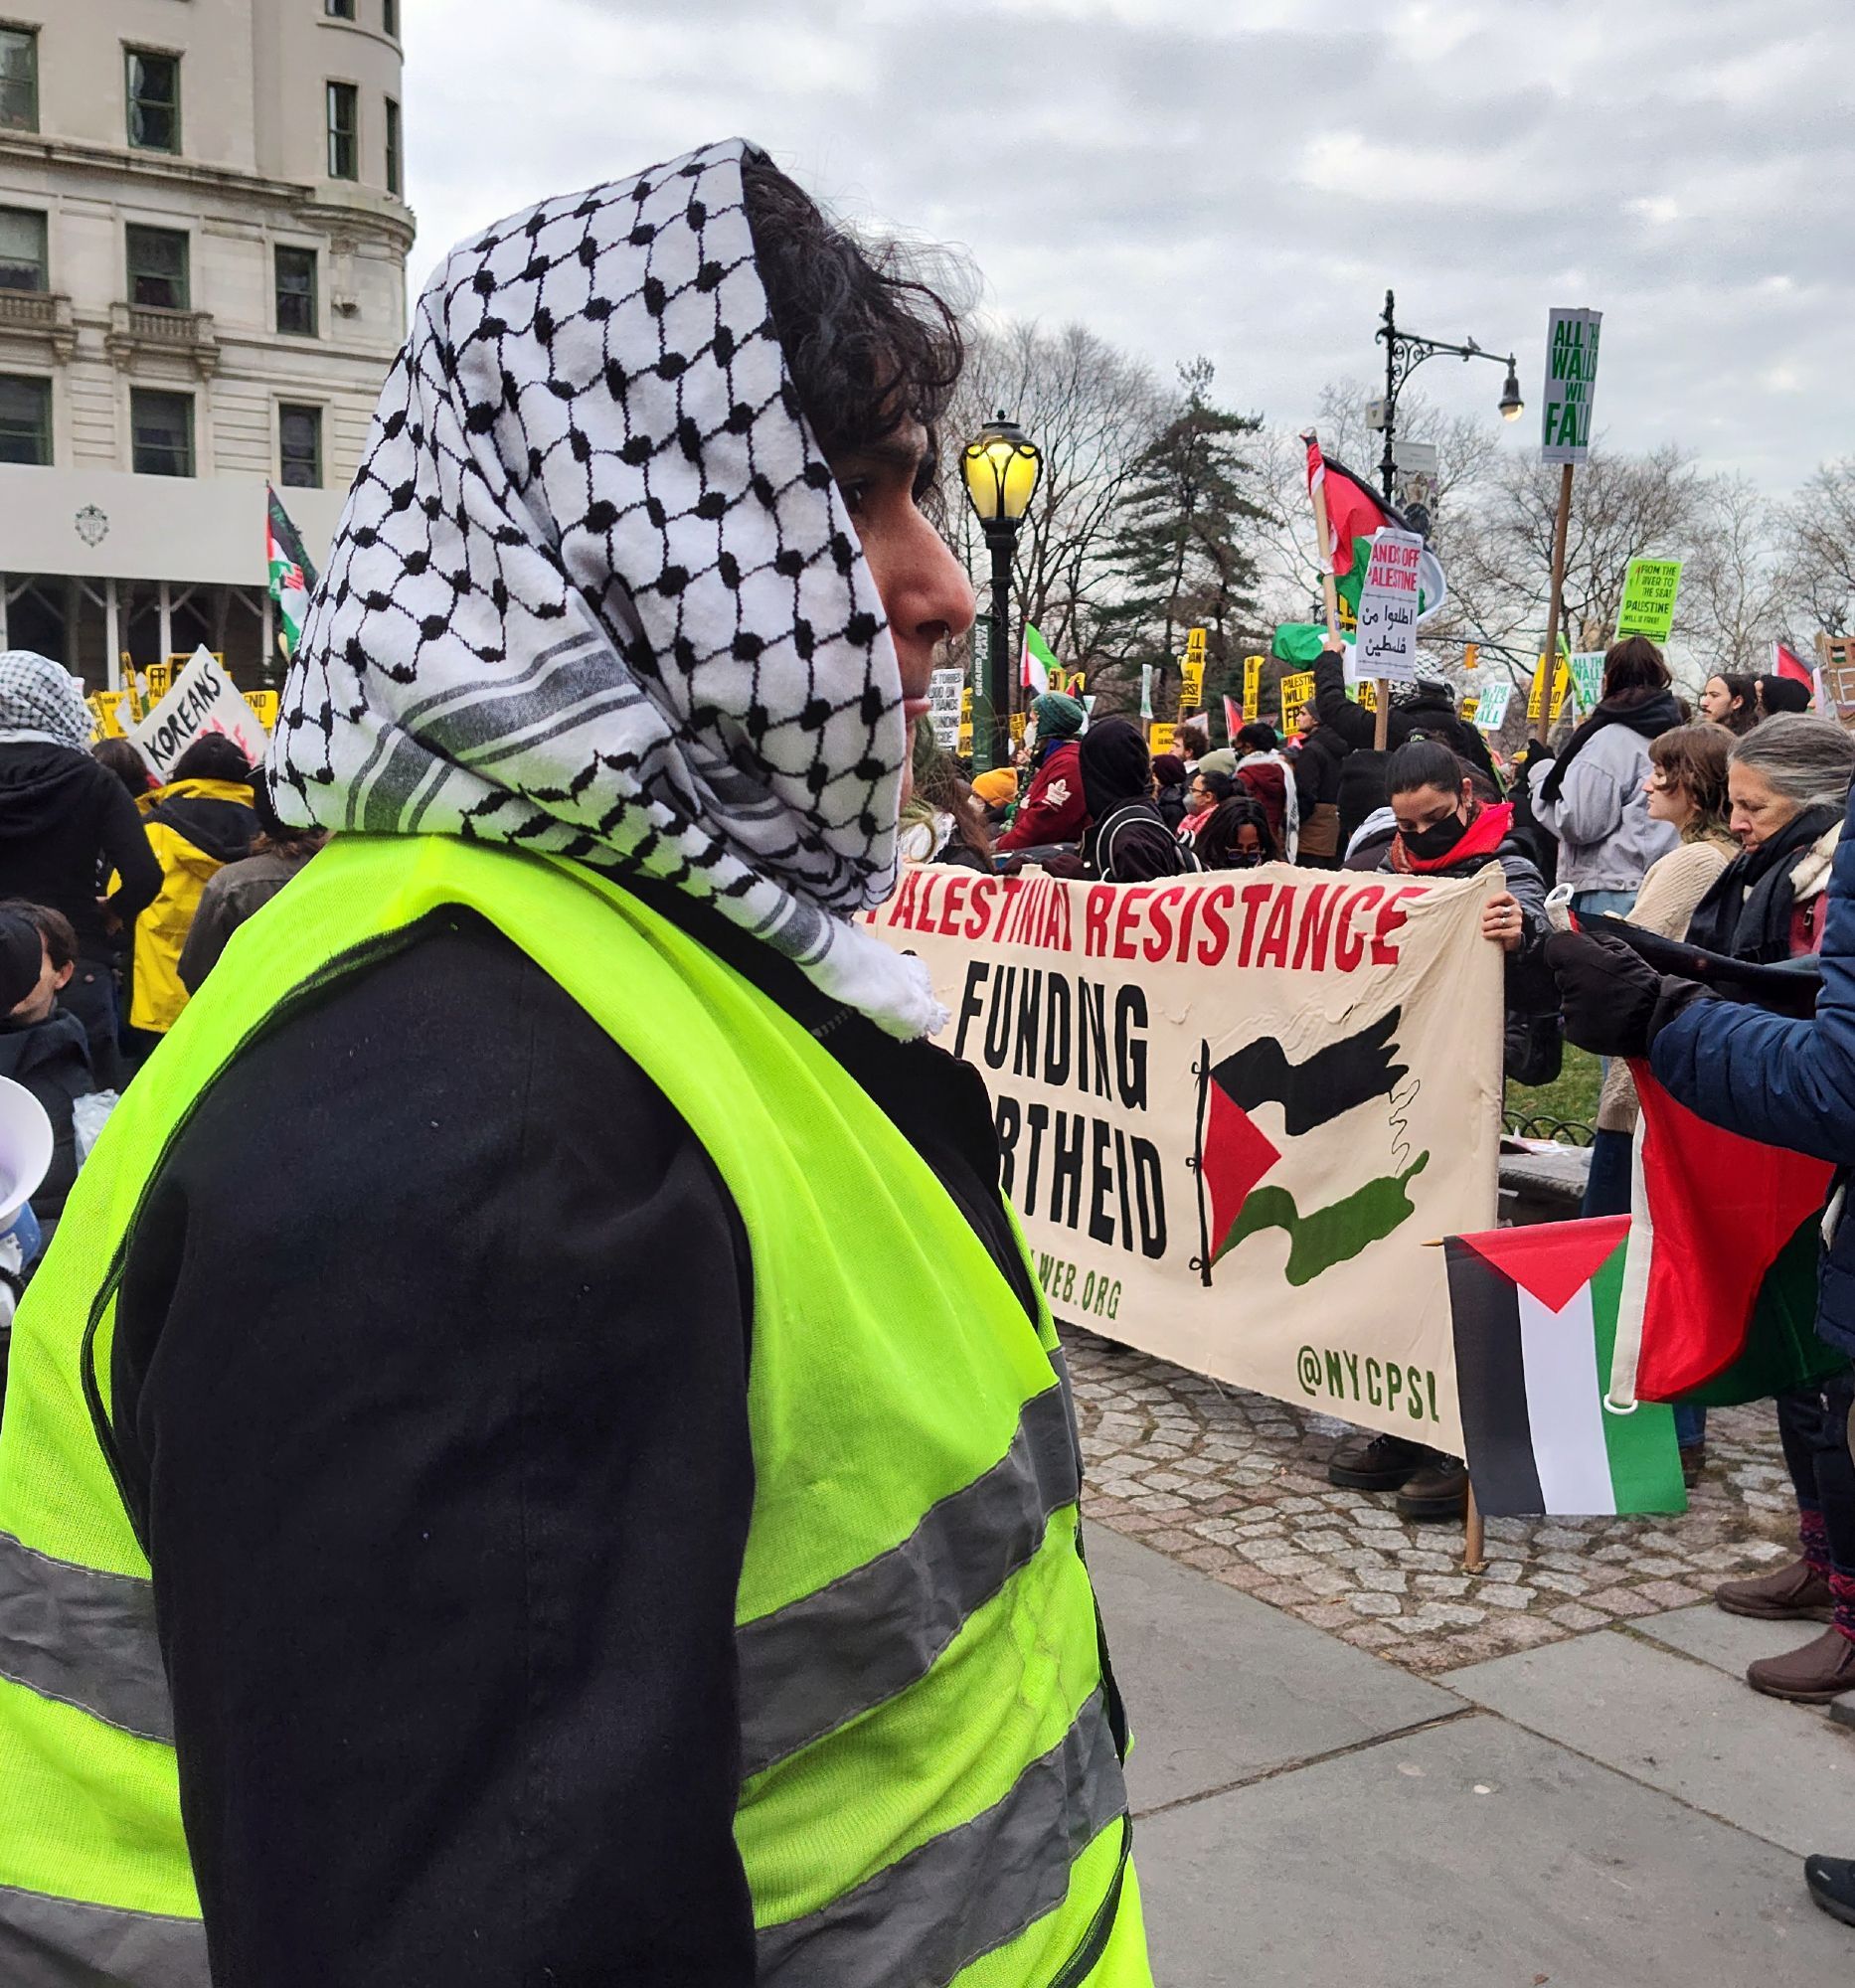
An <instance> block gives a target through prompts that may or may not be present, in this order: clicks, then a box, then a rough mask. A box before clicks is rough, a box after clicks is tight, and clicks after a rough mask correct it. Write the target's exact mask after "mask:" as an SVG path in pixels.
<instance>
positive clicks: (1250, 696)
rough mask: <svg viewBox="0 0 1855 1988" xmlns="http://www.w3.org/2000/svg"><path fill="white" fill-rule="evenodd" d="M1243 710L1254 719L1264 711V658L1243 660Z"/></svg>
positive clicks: (1254, 657) (1253, 657) (1246, 658)
mask: <svg viewBox="0 0 1855 1988" xmlns="http://www.w3.org/2000/svg"><path fill="white" fill-rule="evenodd" d="M1243 708H1244V710H1245V711H1247V712H1248V713H1249V714H1250V716H1251V717H1252V718H1256V717H1259V716H1260V715H1261V714H1262V710H1263V658H1262V657H1261V656H1246V657H1245V658H1244V659H1243Z"/></svg>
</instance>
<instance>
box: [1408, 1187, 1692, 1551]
mask: <svg viewBox="0 0 1855 1988" xmlns="http://www.w3.org/2000/svg"><path fill="white" fill-rule="evenodd" d="M1629 1247H1630V1244H1629V1218H1628V1216H1626V1215H1614V1216H1603V1217H1601V1218H1599V1219H1598V1220H1596V1221H1590V1222H1546V1223H1538V1224H1535V1225H1533V1226H1531V1227H1527V1228H1522V1229H1492V1230H1485V1231H1483V1232H1482V1233H1481V1234H1479V1235H1475V1236H1450V1237H1446V1238H1445V1239H1444V1241H1443V1254H1444V1256H1445V1257H1446V1259H1447V1262H1448V1270H1449V1314H1450V1320H1451V1323H1452V1325H1453V1328H1454V1333H1455V1379H1456V1390H1457V1395H1458V1398H1459V1401H1460V1404H1461V1410H1462V1436H1463V1440H1464V1442H1465V1444H1466V1446H1467V1450H1468V1475H1469V1479H1470V1481H1471V1482H1472V1483H1473V1485H1474V1487H1475V1502H1476V1503H1477V1504H1478V1505H1479V1506H1480V1508H1481V1510H1482V1511H1483V1512H1484V1513H1486V1514H1487V1515H1488V1516H1489V1517H1491V1518H1502V1519H1522V1518H1543V1517H1548V1516H1552V1517H1568V1518H1569V1517H1583V1516H1589V1515H1602V1514H1608V1513H1622V1512H1684V1511H1686V1510H1687V1492H1686V1490H1685V1489H1684V1488H1683V1485H1682V1481H1681V1455H1680V1450H1679V1448H1678V1447H1677V1445H1676V1442H1675V1423H1674V1414H1673V1411H1672V1410H1671V1409H1669V1408H1661V1407H1655V1406H1652V1405H1649V1404H1630V1405H1628V1406H1620V1405H1618V1404H1616V1403H1614V1402H1613V1401H1611V1400H1610V1399H1609V1395H1608V1390H1607V1387H1606V1377H1607V1376H1608V1374H1609V1372H1610V1362H1611V1355H1612V1352H1613V1349H1614V1346H1615V1341H1616V1336H1617V1330H1618V1327H1617V1315H1618V1311H1619V1309H1620V1306H1621V1303H1622V1297H1623V1290H1624V1286H1625V1284H1626V1282H1627V1280H1628V1276H1629Z"/></svg>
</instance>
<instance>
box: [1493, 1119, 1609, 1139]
mask: <svg viewBox="0 0 1855 1988" xmlns="http://www.w3.org/2000/svg"><path fill="white" fill-rule="evenodd" d="M1501 1122H1502V1124H1503V1125H1505V1126H1506V1128H1507V1130H1508V1131H1509V1132H1511V1133H1512V1134H1513V1135H1514V1137H1515V1138H1516V1139H1556V1140H1557V1141H1558V1143H1559V1144H1560V1145H1562V1146H1589V1145H1590V1144H1591V1143H1592V1142H1593V1141H1594V1140H1595V1139H1596V1138H1597V1136H1598V1128H1597V1127H1596V1126H1595V1125H1587V1124H1586V1123H1585V1122H1584V1120H1583V1119H1581V1118H1557V1117H1555V1116H1554V1115H1553V1114H1552V1113H1551V1112H1550V1111H1507V1112H1503V1113H1502V1115H1501Z"/></svg>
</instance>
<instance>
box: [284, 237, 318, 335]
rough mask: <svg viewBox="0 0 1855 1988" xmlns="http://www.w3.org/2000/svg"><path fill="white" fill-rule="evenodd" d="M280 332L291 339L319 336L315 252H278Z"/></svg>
mask: <svg viewBox="0 0 1855 1988" xmlns="http://www.w3.org/2000/svg"><path fill="white" fill-rule="evenodd" d="M277 329H278V330H279V331H280V332H284V333H286V334H287V335H288V336H289V337H291V338H313V337H314V336H315V335H316V309H315V250H314V249H313V248H279V249H278V250H277Z"/></svg>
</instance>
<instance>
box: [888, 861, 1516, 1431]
mask: <svg viewBox="0 0 1855 1988" xmlns="http://www.w3.org/2000/svg"><path fill="white" fill-rule="evenodd" d="M1500 888H1501V885H1500V872H1499V871H1498V870H1497V869H1494V868H1490V869H1488V870H1487V871H1485V872H1484V873H1483V874H1482V875H1481V876H1479V877H1475V878H1470V879H1466V880H1463V881H1461V882H1457V883H1445V884H1438V883H1426V882H1423V881H1420V880H1419V879H1416V878H1412V877H1402V876H1397V875H1392V874H1386V875H1383V876H1371V875H1365V876H1356V877H1353V876H1348V877H1335V876H1333V875H1331V874H1325V873H1321V872H1310V871H1306V870H1296V869H1290V868H1287V867H1285V866H1282V865H1268V866H1265V867H1264V868H1262V869H1258V870H1246V871H1242V872H1235V873H1233V872H1213V873H1211V874H1209V875H1206V876H1202V877H1191V878H1182V879H1178V880H1176V881H1172V882H1166V883H1157V884H1088V883H1069V882H1063V881H1059V880H1058V879H1056V878H1054V877H1048V876H1041V875H1025V876H1021V877H991V876H983V875H980V876H975V875H974V874H973V873H972V872H970V871H967V870H960V869H953V868H945V869H942V868H938V867H933V866H921V867H916V868H912V869H910V870H909V871H907V872H906V873H905V875H904V878H903V881H902V886H901V888H900V890H899V891H898V892H897V894H896V896H895V897H894V898H892V899H891V900H890V902H889V903H888V904H887V905H885V906H883V907H882V908H881V909H880V910H878V911H872V912H869V913H867V914H866V917H867V922H868V923H869V924H870V925H871V926H872V927H873V928H874V929H875V930H876V931H877V933H878V934H879V935H880V936H881V937H883V938H884V939H886V940H887V941H888V942H889V943H890V944H891V945H894V946H897V947H898V948H901V949H904V950H907V951H910V952H913V953H916V954H918V955H919V956H920V957H921V958H922V959H923V960H924V961H925V962H926V963H927V966H928V972H929V973H930V974H931V975H932V978H933V985H934V992H935V994H936V995H937V996H938V998H939V1000H940V1001H941V1003H942V1005H943V1006H945V1007H946V1008H947V1010H948V1011H949V1013H950V1015H951V1017H952V1019H951V1021H950V1022H949V1024H948V1025H947V1027H946V1028H945V1029H944V1030H943V1031H942V1033H941V1038H940V1040H941V1042H942V1043H943V1044H944V1046H945V1047H946V1048H947V1049H949V1050H951V1051H952V1052H953V1054H954V1055H955V1056H958V1057H960V1058H962V1059H963V1060H964V1061H965V1062H967V1063H969V1064H971V1065H972V1066H973V1067H974V1069H976V1070H977V1071H978V1072H979V1074H980V1075H981V1076H982V1077H984V1079H985V1082H986V1085H987V1088H988V1090H989V1091H990V1093H991V1101H992V1110H993V1117H994V1122H995V1124H996V1126H997V1130H998V1137H999V1144H1000V1147H1001V1149H1002V1151H1003V1156H1004V1159H1003V1186H1004V1189H1005V1192H1006V1194H1007V1195H1008V1196H1009V1197H1010V1198H1011V1200H1012V1201H1013V1203H1014V1204H1015V1205H1016V1207H1017V1209H1018V1212H1019V1214H1020V1216H1021V1217H1022V1220H1023V1223H1024V1229H1025V1234H1026V1237H1027V1239H1028V1241H1029V1243H1030V1245H1031V1249H1032V1251H1033V1253H1034V1256H1035V1259H1036V1265H1037V1270H1038V1274H1039V1276H1040V1277H1041V1279H1042V1282H1043V1286H1044V1289H1045V1291H1046V1292H1047V1293H1048V1294H1049V1298H1050V1305H1051V1309H1052V1311H1054V1312H1055V1314H1056V1316H1057V1317H1058V1319H1059V1320H1063V1321H1067V1322H1069V1323H1071V1324H1075V1325H1088V1326H1092V1327H1094V1328H1095V1329H1096V1331H1098V1332H1102V1333H1105V1334H1107V1335H1108V1337H1110V1338H1112V1339H1116V1340H1119V1341H1121V1342H1123V1343H1124V1344H1126V1345H1129V1346H1137V1347H1139V1348H1141V1349H1142V1350H1143V1351H1145V1352H1148V1353H1153V1354H1157V1355H1160V1356H1161V1357H1163V1358H1165V1359H1168V1360H1173V1361H1177V1362H1178V1363H1180V1364H1181V1365H1182V1366H1185V1367H1189V1368H1191V1369H1193V1370H1195V1371H1196V1372H1198V1373H1201V1374H1211V1375H1215V1376H1217V1377H1218V1378H1219V1379H1221V1380H1226V1381H1232V1382H1235V1383H1236V1384H1237V1385H1239V1386H1241V1387H1247V1388H1255V1389H1258V1390H1260V1391H1261V1392H1262V1393H1264V1394H1268V1395H1273V1396H1275V1397H1277V1398H1278V1399H1280V1400H1282V1401H1289V1402H1298V1403H1300V1404H1302V1405H1303V1406H1307V1407H1317V1408H1321V1409H1323V1410H1324V1411H1326V1412H1328V1413H1332V1414H1338V1415H1343V1416H1345V1417H1346V1418H1347V1419H1348V1420H1349V1421H1354V1422H1362V1423H1364V1424H1365V1425H1366V1426H1368V1427H1370V1428H1381V1429H1391V1430H1395V1431H1398V1432H1400V1433H1403V1434H1407V1435H1414V1436H1419V1437H1421V1438H1422V1439H1423V1440H1424V1441H1425V1442H1430V1443H1433V1444H1435V1445H1436V1446H1437V1447H1438V1448H1440V1449H1443V1450H1445V1451H1447V1452H1448V1453H1449V1454H1451V1455H1457V1454H1459V1453H1460V1451H1459V1449H1458V1448H1457V1447H1456V1445H1457V1443H1458V1442H1459V1439H1460V1433H1459V1423H1458V1418H1457V1410H1456V1400H1455V1368H1454V1346H1453V1340H1452V1338H1451V1335H1450V1329H1449V1302H1448V1291H1447V1283H1446V1278H1445V1274H1444V1265H1443V1262H1442V1252H1441V1251H1440V1250H1438V1249H1432V1248H1427V1247H1426V1246H1425V1244H1426V1243H1429V1242H1430V1241H1431V1240H1432V1239H1433V1238H1434V1237H1437V1236H1445V1235H1452V1234H1458V1233H1460V1232H1461V1230H1462V1229H1463V1228H1464V1227H1465V1226H1467V1227H1473V1226H1477V1225H1478V1226H1480V1227H1483V1228H1485V1227H1487V1226H1489V1225H1490V1224H1491V1223H1492V1221H1493V1219H1494V1209H1495V1200H1496V1195H1495V1169H1496V1164H1497V1147H1498V1141H1499V1131H1500V1091H1501V956H1500V953H1499V950H1498V949H1497V948H1496V947H1494V946H1492V945H1490V944H1489V943H1488V941H1487V940H1486V939H1484V938H1483V937H1482V936H1481V932H1480V922H1481V908H1482V906H1483V905H1484V904H1485V903H1486V901H1487V899H1488V897H1489V896H1490V894H1491V893H1493V892H1495V891H1498V890H1499V889H1500Z"/></svg>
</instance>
